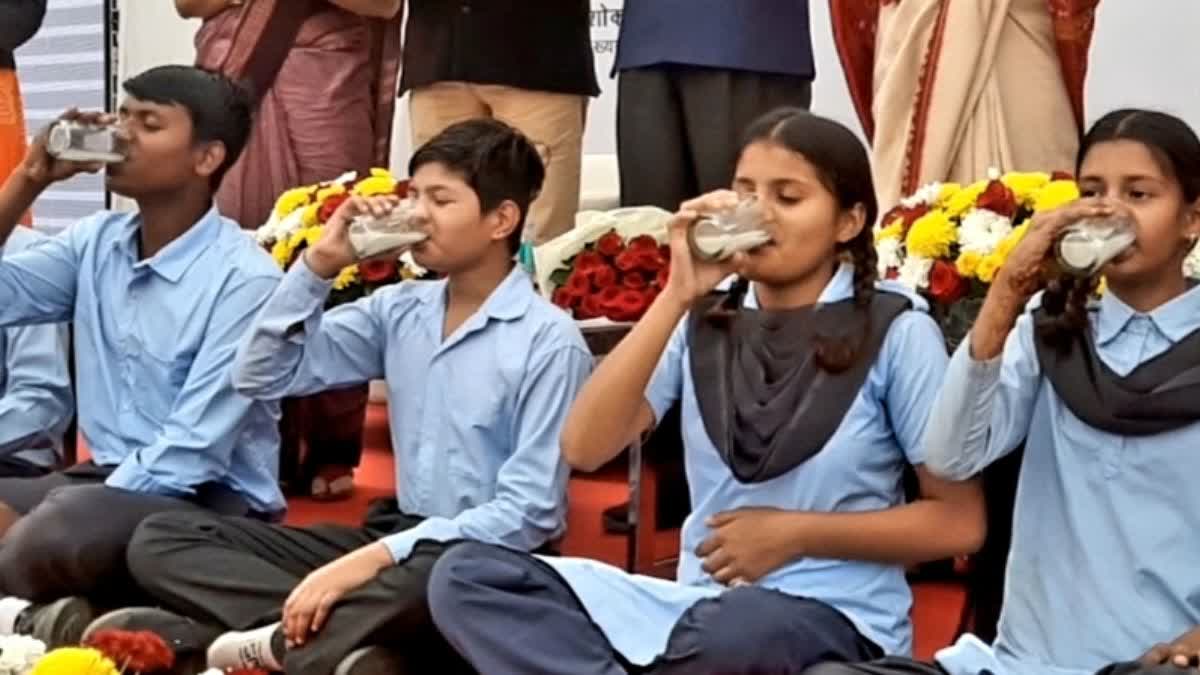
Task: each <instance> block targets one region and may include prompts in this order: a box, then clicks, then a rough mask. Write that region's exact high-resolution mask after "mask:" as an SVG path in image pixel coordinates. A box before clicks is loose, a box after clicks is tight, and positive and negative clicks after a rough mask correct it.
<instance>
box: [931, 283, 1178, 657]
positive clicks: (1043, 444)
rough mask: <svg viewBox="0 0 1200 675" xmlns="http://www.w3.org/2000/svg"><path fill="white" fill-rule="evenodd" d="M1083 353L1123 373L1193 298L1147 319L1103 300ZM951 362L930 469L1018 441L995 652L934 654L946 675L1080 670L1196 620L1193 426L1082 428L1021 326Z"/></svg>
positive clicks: (955, 468)
mask: <svg viewBox="0 0 1200 675" xmlns="http://www.w3.org/2000/svg"><path fill="white" fill-rule="evenodd" d="M1090 318H1091V326H1092V330H1094V331H1095V333H1094V335H1095V339H1096V350H1097V352H1098V353H1099V355H1100V358H1101V359H1102V360H1103V361H1104V362H1105V363H1106V364H1108V366H1109V367H1110V368H1112V370H1113V371H1114V372H1116V373H1117V374H1119V375H1125V374H1127V373H1129V372H1130V371H1132V370H1133V369H1134V368H1135V367H1136V366H1137V365H1138V364H1141V363H1143V362H1145V361H1148V360H1149V359H1151V358H1153V357H1155V356H1157V355H1158V354H1161V353H1162V352H1164V351H1165V350H1166V349H1167V348H1169V347H1170V346H1172V345H1174V344H1176V343H1178V342H1179V341H1180V340H1182V339H1183V338H1184V337H1185V336H1187V335H1188V334H1190V333H1192V332H1194V331H1196V330H1197V329H1200V288H1193V289H1192V290H1191V291H1189V292H1188V293H1186V294H1184V295H1182V296H1180V297H1178V298H1175V299H1174V300H1172V301H1171V302H1169V303H1167V304H1165V305H1163V306H1161V307H1159V308H1158V309H1156V310H1154V311H1153V312H1150V313H1149V314H1140V313H1138V312H1135V311H1134V310H1133V309H1131V308H1130V307H1129V306H1128V305H1126V304H1125V303H1123V302H1121V300H1119V299H1118V298H1117V297H1116V296H1115V295H1113V294H1111V293H1109V294H1106V295H1105V296H1104V298H1103V299H1102V300H1101V301H1100V303H1099V309H1098V310H1096V311H1093V312H1092V313H1091V317H1090ZM968 344H969V341H967V340H964V341H963V344H962V346H961V347H960V348H959V349H958V351H957V352H956V353H955V354H954V358H953V359H952V361H951V364H950V369H949V373H948V374H947V376H946V383H945V386H944V388H943V391H942V394H941V396H940V398H939V399H938V403H937V406H936V409H935V412H934V415H933V416H934V419H937V420H944V421H945V422H943V423H941V424H931V425H930V433H929V437H928V441H927V443H926V462H927V465H928V467H929V468H930V469H931V470H933V471H936V472H937V473H939V474H942V475H945V476H947V477H950V478H964V477H967V476H970V475H972V474H975V473H977V472H979V471H980V470H982V469H983V468H984V467H986V466H987V465H988V464H991V463H992V462H994V461H996V460H997V459H999V458H1000V457H1002V456H1004V455H1005V454H1007V453H1009V452H1011V451H1012V449H1013V448H1015V447H1016V446H1017V445H1018V444H1020V442H1021V440H1022V439H1024V438H1025V437H1026V434H1028V441H1027V443H1026V445H1025V457H1024V459H1023V462H1022V466H1021V474H1020V483H1019V487H1018V490H1017V502H1016V510H1015V513H1014V516H1013V539H1012V551H1011V553H1010V555H1009V563H1008V578H1007V581H1006V583H1005V588H1004V591H1005V595H1004V610H1003V613H1002V615H1001V618H1000V627H999V635H998V637H997V639H996V644H995V646H994V647H989V646H988V645H985V644H983V643H982V642H980V641H979V640H978V639H976V638H974V637H973V636H967V637H966V638H964V639H963V640H960V641H959V643H958V644H957V645H955V646H954V647H950V648H948V649H945V650H943V651H942V652H940V653H939V654H938V661H939V662H940V663H941V664H942V666H943V667H945V668H946V669H947V670H949V671H950V672H951V673H952V675H976V673H978V672H979V671H980V670H981V669H984V668H987V669H990V670H991V671H992V672H994V673H996V675H1030V674H1031V673H1037V674H1038V675H1043V674H1044V675H1092V673H1094V672H1096V670H1098V669H1099V668H1101V667H1103V666H1106V665H1108V664H1110V663H1112V662H1116V661H1127V660H1132V659H1136V658H1137V657H1138V656H1140V655H1141V654H1142V653H1144V652H1145V651H1146V650H1148V649H1149V648H1150V647H1152V646H1153V645H1155V644H1157V643H1159V642H1169V641H1170V640H1173V639H1174V638H1176V637H1178V636H1179V635H1181V634H1182V633H1184V632H1185V631H1187V630H1191V629H1192V628H1195V627H1196V626H1197V625H1200V537H1197V536H1196V532H1197V530H1200V490H1197V488H1196V478H1197V476H1200V424H1192V425H1188V426H1186V427H1182V428H1180V429H1176V430H1175V431H1170V432H1167V433H1162V434H1157V435H1154V436H1142V437H1124V436H1117V435H1114V434H1110V433H1107V432H1104V431H1100V430H1098V429H1095V428H1093V427H1090V426H1088V425H1087V424H1084V423H1083V422H1081V421H1080V420H1079V419H1078V418H1077V417H1075V415H1074V414H1072V413H1071V411H1070V410H1068V409H1067V407H1066V406H1065V405H1064V404H1063V402H1062V400H1061V399H1059V397H1058V395H1057V394H1055V392H1054V387H1053V386H1052V385H1051V384H1050V382H1049V381H1048V380H1047V379H1046V378H1044V377H1043V376H1042V372H1041V368H1040V366H1039V364H1038V359H1037V353H1036V352H1035V347H1034V332H1033V322H1032V319H1031V317H1030V315H1029V314H1028V313H1026V314H1025V315H1023V316H1021V318H1020V319H1019V320H1018V321H1017V324H1016V327H1015V328H1014V330H1013V331H1012V333H1011V334H1010V335H1009V337H1008V341H1007V343H1006V344H1005V347H1004V353H1003V354H1002V355H1001V356H1000V357H997V358H995V359H993V360H990V361H985V362H981V361H976V360H975V359H973V358H972V357H971V355H970V351H969V348H968Z"/></svg>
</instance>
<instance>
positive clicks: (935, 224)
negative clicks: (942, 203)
mask: <svg viewBox="0 0 1200 675" xmlns="http://www.w3.org/2000/svg"><path fill="white" fill-rule="evenodd" d="M957 241H958V228H957V227H955V226H954V222H953V221H951V220H950V218H949V217H948V216H947V215H946V212H945V211H942V210H940V209H934V210H933V211H930V212H929V213H926V214H925V215H923V216H921V217H920V218H917V222H915V223H913V226H912V228H911V229H909V231H908V239H907V240H906V241H905V244H906V245H907V247H908V253H909V255H917V256H921V257H922V258H935V259H936V258H945V257H946V256H948V255H950V246H951V245H952V244H954V243H955V242H957Z"/></svg>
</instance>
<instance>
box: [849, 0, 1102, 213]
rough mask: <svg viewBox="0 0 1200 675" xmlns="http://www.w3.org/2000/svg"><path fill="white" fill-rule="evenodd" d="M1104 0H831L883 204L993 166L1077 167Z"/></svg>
mask: <svg viewBox="0 0 1200 675" xmlns="http://www.w3.org/2000/svg"><path fill="white" fill-rule="evenodd" d="M1098 3H1099V0H991V1H989V2H949V1H947V0H903V1H902V2H901V1H897V0H831V3H830V9H831V15H832V19H833V30H834V36H835V40H836V42H837V48H838V54H839V56H840V57H841V60H842V65H843V67H844V68H845V72H846V79H847V82H848V83H849V86H850V95H851V99H853V101H854V105H855V108H856V110H857V112H858V116H859V119H860V120H861V121H862V124H863V129H864V130H865V131H866V134H867V136H868V138H870V139H871V141H872V148H873V150H872V153H873V157H872V162H873V164H874V168H875V186H876V189H877V190H878V191H879V197H878V198H879V204H880V206H881V207H882V208H884V209H887V208H890V207H891V206H894V205H895V204H896V203H897V202H898V201H899V199H900V197H902V196H903V195H905V194H911V193H912V192H913V191H915V190H916V189H917V188H918V187H919V186H921V185H923V184H925V183H928V182H931V181H944V180H949V181H957V182H971V181H975V180H978V179H980V178H982V177H983V176H985V175H986V174H987V171H988V170H989V169H992V168H996V169H1000V170H1002V171H1029V170H1038V171H1053V170H1057V169H1069V168H1070V167H1071V166H1072V162H1073V161H1074V158H1075V152H1076V150H1077V149H1078V145H1079V136H1080V134H1081V132H1082V127H1083V84H1084V76H1085V75H1086V72H1087V58H1088V47H1089V46H1090V45H1091V38H1092V29H1093V25H1094V19H1095V11H1096V5H1097V4H1098ZM1031 98H1032V100H1031Z"/></svg>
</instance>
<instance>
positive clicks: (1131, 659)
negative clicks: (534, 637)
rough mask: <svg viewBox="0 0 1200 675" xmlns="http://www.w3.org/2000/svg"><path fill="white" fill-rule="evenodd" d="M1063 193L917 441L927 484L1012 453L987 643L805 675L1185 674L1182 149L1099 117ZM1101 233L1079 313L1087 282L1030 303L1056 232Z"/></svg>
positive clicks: (1190, 625) (1195, 397) (1193, 208)
mask: <svg viewBox="0 0 1200 675" xmlns="http://www.w3.org/2000/svg"><path fill="white" fill-rule="evenodd" d="M1077 174H1078V176H1079V185H1080V192H1081V193H1082V195H1083V199H1081V200H1080V201H1078V202H1076V203H1074V204H1071V205H1068V206H1065V207H1063V208H1061V209H1059V210H1057V211H1050V212H1046V213H1044V214H1039V215H1038V216H1037V217H1035V218H1034V220H1033V221H1032V222H1031V224H1030V227H1029V231H1028V233H1027V234H1026V235H1025V237H1024V238H1023V239H1022V240H1021V243H1020V244H1018V245H1017V247H1016V248H1014V249H1013V251H1012V253H1011V254H1010V256H1009V257H1008V259H1007V260H1006V261H1005V264H1004V266H1003V268H1002V269H1001V270H1000V272H999V273H998V274H997V276H996V279H995V281H993V283H992V285H991V287H990V288H989V290H988V295H987V298H986V300H985V301H984V304H983V307H982V309H981V310H980V313H979V316H978V318H977V319H976V321H975V325H974V326H973V327H972V329H971V333H970V335H969V337H968V339H966V340H964V341H963V343H962V345H960V346H959V348H958V350H957V351H956V353H955V354H954V357H953V359H952V360H951V363H950V368H949V371H948V372H947V375H946V381H945V384H944V385H943V386H942V391H941V394H940V395H939V398H938V402H937V405H936V407H935V408H934V413H933V415H934V417H936V418H938V419H942V420H945V422H944V423H942V424H938V425H931V426H930V429H931V431H930V433H929V434H928V435H927V436H926V441H925V458H926V460H927V462H928V466H929V468H930V470H931V471H934V472H936V473H937V474H938V475H940V476H943V477H944V478H946V479H955V478H962V477H965V476H972V475H975V474H977V473H978V472H980V471H981V470H982V469H983V468H984V467H986V466H988V465H989V464H991V463H992V462H995V461H997V460H999V459H1000V458H1001V457H1003V456H1005V455H1006V454H1008V453H1010V452H1012V451H1013V449H1014V448H1016V447H1017V446H1018V445H1020V444H1021V442H1022V441H1024V443H1025V454H1024V457H1023V459H1022V464H1021V474H1020V482H1019V486H1018V489H1017V497H1016V508H1015V511H1014V515H1013V536H1012V550H1011V553H1010V555H1009V559H1008V576H1007V582H1006V584H1005V588H1004V602H1003V608H1004V609H1003V612H1002V614H1001V616H1000V625H999V631H998V637H997V639H996V641H995V643H994V644H992V645H988V644H984V643H983V642H982V641H981V640H979V639H978V638H976V637H974V636H970V635H968V636H964V637H963V638H962V639H960V640H959V641H958V643H957V644H956V645H954V646H953V647H950V648H948V649H944V650H942V651H941V652H939V653H938V654H937V659H936V663H933V664H920V663H915V662H911V661H907V660H900V659H895V658H892V659H886V660H883V661H876V662H871V663H865V664H859V665H846V664H828V665H822V666H817V667H815V668H813V669H811V670H810V671H809V672H808V673H807V675H977V674H978V673H993V674H994V675H1029V674H1032V673H1038V674H1039V675H1040V674H1042V673H1047V674H1052V675H1091V674H1092V673H1097V672H1098V673H1099V675H1172V674H1175V673H1178V674H1179V675H1183V674H1184V673H1195V672H1196V668H1197V667H1198V666H1200V579H1198V578H1197V576H1196V562H1197V560H1200V540H1197V538H1196V537H1195V536H1194V535H1193V533H1194V532H1195V531H1196V529H1197V528H1198V527H1200V492H1198V491H1197V490H1196V488H1195V477H1196V475H1197V474H1198V473H1200V453H1197V452H1196V449H1197V447H1200V287H1197V282H1196V281H1195V280H1193V279H1188V278H1187V276H1186V275H1185V274H1184V260H1185V259H1186V257H1187V255H1188V253H1189V252H1190V251H1191V250H1192V249H1193V248H1194V247H1195V246H1196V241H1197V240H1198V239H1200V138H1197V136H1196V134H1195V132H1193V131H1192V130H1191V129H1190V128H1188V125H1187V124H1186V123H1184V122H1183V121H1182V120H1180V119H1178V118H1176V117H1172V116H1170V115H1166V114H1163V113H1158V112H1151V111H1146V110H1120V111H1116V112H1113V113H1109V114H1108V115H1106V116H1104V117H1103V118H1101V119H1100V120H1099V121H1098V122H1096V124H1095V125H1094V126H1093V127H1092V128H1091V130H1090V131H1089V132H1088V133H1087V134H1086V135H1085V136H1084V138H1083V142H1082V144H1081V149H1080V153H1079V158H1078V160H1077ZM1114 216H1117V217H1122V218H1124V219H1126V220H1128V221H1130V222H1131V223H1133V227H1134V232H1135V234H1136V239H1135V241H1134V243H1133V245H1132V246H1131V247H1130V248H1128V249H1126V250H1125V251H1124V252H1122V253H1121V254H1120V255H1118V256H1117V257H1116V258H1114V259H1113V260H1112V261H1111V262H1110V263H1108V264H1107V265H1105V266H1104V267H1102V268H1101V272H1102V273H1103V274H1104V278H1105V279H1106V281H1107V290H1106V291H1105V293H1104V295H1103V297H1102V298H1101V299H1100V301H1099V302H1098V303H1089V302H1088V298H1089V296H1090V295H1091V291H1092V289H1093V288H1094V287H1095V281H1093V280H1069V281H1067V280H1055V281H1054V282H1053V283H1052V284H1051V285H1050V288H1048V289H1047V290H1046V291H1045V292H1044V293H1042V294H1040V295H1038V296H1035V295H1034V291H1035V290H1036V289H1037V288H1038V287H1039V286H1040V285H1041V281H1042V279H1043V278H1044V276H1045V274H1046V269H1047V265H1046V264H1045V262H1046V260H1047V259H1048V258H1051V257H1052V256H1053V247H1054V243H1055V241H1056V240H1057V239H1058V238H1059V236H1060V235H1061V234H1062V232H1063V230H1064V228H1066V227H1069V226H1070V225H1072V224H1073V223H1076V222H1079V221H1081V220H1085V219H1091V218H1110V217H1114ZM1050 267H1051V269H1052V268H1053V266H1050ZM1139 655H1140V657H1139ZM1098 669H1099V671H1098Z"/></svg>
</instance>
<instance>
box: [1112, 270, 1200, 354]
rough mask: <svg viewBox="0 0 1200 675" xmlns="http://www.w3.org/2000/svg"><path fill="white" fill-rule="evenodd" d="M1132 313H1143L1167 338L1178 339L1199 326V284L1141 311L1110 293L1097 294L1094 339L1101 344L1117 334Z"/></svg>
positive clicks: (1177, 340)
mask: <svg viewBox="0 0 1200 675" xmlns="http://www.w3.org/2000/svg"><path fill="white" fill-rule="evenodd" d="M1136 317H1145V318H1147V319H1149V320H1150V322H1151V323H1152V324H1154V327H1155V328H1157V329H1158V330H1159V332H1161V333H1162V334H1163V336H1165V337H1166V338H1167V339H1168V340H1170V341H1171V342H1179V341H1180V340H1182V339H1183V338H1185V337H1187V336H1188V335H1190V334H1192V333H1194V332H1195V331H1196V330H1197V329H1200V284H1193V285H1192V287H1191V288H1190V289H1189V290H1188V291H1187V292H1185V293H1183V294H1182V295H1180V296H1178V297H1176V298H1173V299H1172V300H1171V301H1170V302H1167V303H1165V304H1163V305H1161V306H1159V307H1157V308H1155V309H1154V310H1153V311H1151V312H1149V313H1146V314H1142V313H1140V312H1138V311H1137V310H1135V309H1133V308H1132V307H1130V306H1129V305H1127V304H1125V303H1124V302H1123V301H1122V300H1121V299H1120V298H1118V297H1117V296H1116V295H1115V294H1113V293H1105V294H1104V296H1103V297H1102V298H1100V310H1099V316H1098V319H1097V324H1096V342H1097V344H1105V343H1107V342H1110V341H1111V340H1113V339H1114V338H1116V337H1117V336H1118V335H1120V334H1121V333H1122V332H1123V331H1124V330H1125V328H1126V327H1127V326H1128V325H1129V322H1130V321H1133V319H1134V318H1136Z"/></svg>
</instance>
